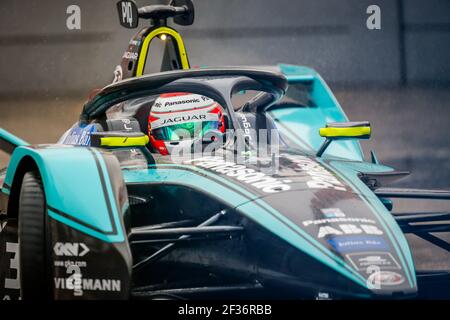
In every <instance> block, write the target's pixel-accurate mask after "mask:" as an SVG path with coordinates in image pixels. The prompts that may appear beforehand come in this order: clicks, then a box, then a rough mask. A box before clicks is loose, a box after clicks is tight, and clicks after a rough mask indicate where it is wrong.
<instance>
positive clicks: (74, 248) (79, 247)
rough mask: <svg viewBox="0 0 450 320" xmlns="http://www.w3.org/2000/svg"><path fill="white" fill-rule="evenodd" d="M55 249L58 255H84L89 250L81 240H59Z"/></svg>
mask: <svg viewBox="0 0 450 320" xmlns="http://www.w3.org/2000/svg"><path fill="white" fill-rule="evenodd" d="M53 251H54V252H55V254H56V255H57V256H66V257H83V256H85V255H86V254H87V253H88V252H89V248H88V247H87V246H86V245H85V244H84V243H81V242H79V243H77V242H76V243H72V242H57V243H56V244H55V246H54V247H53Z"/></svg>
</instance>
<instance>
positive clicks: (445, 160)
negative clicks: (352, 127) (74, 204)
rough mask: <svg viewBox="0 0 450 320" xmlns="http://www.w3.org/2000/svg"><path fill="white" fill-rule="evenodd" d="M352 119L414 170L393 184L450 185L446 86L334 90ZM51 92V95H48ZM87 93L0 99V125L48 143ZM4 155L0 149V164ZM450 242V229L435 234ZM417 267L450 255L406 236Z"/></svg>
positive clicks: (435, 205)
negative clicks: (367, 127) (366, 126)
mask: <svg viewBox="0 0 450 320" xmlns="http://www.w3.org/2000/svg"><path fill="white" fill-rule="evenodd" d="M334 92H335V94H336V96H337V98H338V100H339V102H340V103H341V105H342V107H343V108H344V110H345V112H346V113H347V115H348V116H349V118H350V119H351V120H355V121H356V120H368V121H370V122H371V125H372V131H373V134H372V138H371V139H370V140H369V141H365V142H363V149H364V152H365V154H366V157H368V155H369V152H370V150H375V151H376V154H377V156H378V159H379V160H380V162H381V163H383V164H386V165H390V166H393V167H395V168H396V169H398V170H407V171H411V172H412V174H411V175H410V176H409V177H407V178H404V179H403V180H401V181H399V182H397V183H396V185H395V186H401V187H417V188H445V189H450V89H448V88H434V89H433V88H393V89H388V88H385V89H376V90H375V89H371V90H369V89H361V88H360V89H352V90H348V89H347V90H344V89H339V90H334ZM49 96H50V95H49ZM84 98H85V96H83V95H78V96H72V97H67V96H59V97H55V96H54V97H46V98H38V97H33V98H30V97H28V98H23V97H2V98H0V127H2V128H4V129H6V130H9V131H10V132H12V133H14V134H17V135H18V136H20V137H21V138H23V139H25V140H26V141H28V142H30V143H52V142H55V141H56V140H57V139H58V138H59V137H60V136H61V135H62V133H63V132H64V131H65V130H66V129H67V128H68V127H69V126H71V125H72V124H73V123H74V122H75V121H76V120H77V118H78V115H79V113H80V111H81V107H82V104H83V101H84ZM7 162H8V157H7V156H6V155H5V154H1V153H0V168H1V167H4V166H6V165H7ZM394 208H395V211H397V212H408V211H411V210H412V211H447V212H448V211H449V210H450V204H449V203H445V202H444V201H411V200H403V201H396V202H395V204H394ZM436 235H437V236H439V237H441V238H442V239H445V240H446V241H449V242H450V233H446V234H436ZM407 238H408V241H409V243H410V245H411V246H412V247H413V256H414V261H415V264H416V268H417V269H420V270H429V269H433V270H442V269H445V270H450V254H449V253H448V252H446V251H444V250H442V249H439V248H435V247H434V248H432V249H430V246H429V245H428V244H427V242H425V241H424V240H422V239H420V238H417V237H415V236H408V237H407Z"/></svg>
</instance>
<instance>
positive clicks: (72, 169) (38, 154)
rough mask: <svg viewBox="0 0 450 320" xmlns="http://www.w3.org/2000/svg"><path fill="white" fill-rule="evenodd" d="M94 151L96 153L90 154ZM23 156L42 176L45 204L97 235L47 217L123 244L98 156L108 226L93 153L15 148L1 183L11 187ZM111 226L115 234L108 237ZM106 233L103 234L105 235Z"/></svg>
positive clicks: (62, 148) (71, 223)
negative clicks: (33, 163) (102, 178)
mask: <svg viewBox="0 0 450 320" xmlns="http://www.w3.org/2000/svg"><path fill="white" fill-rule="evenodd" d="M94 152H97V153H98V151H94ZM24 157H31V158H32V159H33V160H34V162H35V163H36V164H37V166H38V168H39V171H40V174H41V176H42V180H43V184H44V188H45V195H46V200H47V205H48V206H50V207H53V208H55V209H57V210H59V211H62V212H64V213H65V214H67V215H69V216H71V217H73V218H75V219H77V220H79V221H81V222H83V223H84V224H88V225H90V226H94V227H95V228H97V229H100V231H101V232H99V231H96V230H93V229H92V228H89V227H86V226H85V225H83V224H81V223H78V222H75V221H73V220H70V219H67V218H66V217H63V216H62V215H60V214H58V213H56V212H54V211H52V210H49V211H48V213H49V215H50V216H51V217H52V218H53V219H55V220H58V221H60V222H62V223H65V224H67V225H69V226H71V227H72V228H74V229H77V230H79V231H82V232H85V233H87V234H89V235H91V236H93V237H96V238H99V239H101V240H104V241H106V242H121V241H124V234H123V230H122V224H121V214H122V213H121V212H120V211H119V210H118V208H117V207H116V202H115V201H113V199H114V195H113V191H112V188H111V183H110V181H109V176H108V174H107V172H106V169H105V164H104V162H103V160H102V157H98V159H99V163H100V166H101V168H102V170H103V176H104V178H105V185H106V189H107V192H108V196H109V199H111V201H110V204H111V209H112V213H113V222H112V223H111V221H110V218H109V214H108V210H107V203H106V200H105V198H104V197H103V196H102V195H103V191H102V185H101V183H100V181H101V180H100V177H99V172H98V170H97V166H96V163H95V159H94V156H93V154H92V153H91V152H90V151H89V150H88V148H83V147H65V146H61V145H54V146H49V147H46V148H40V149H32V148H27V147H18V148H16V150H15V151H14V153H13V154H12V157H11V160H10V164H9V167H8V171H7V174H6V177H5V183H7V184H8V185H12V182H13V178H14V174H15V171H16V168H17V166H18V165H19V163H20V162H21V161H22V160H23V159H24ZM113 226H115V228H116V230H117V233H116V234H108V233H111V231H112V230H113ZM105 233H106V234H105Z"/></svg>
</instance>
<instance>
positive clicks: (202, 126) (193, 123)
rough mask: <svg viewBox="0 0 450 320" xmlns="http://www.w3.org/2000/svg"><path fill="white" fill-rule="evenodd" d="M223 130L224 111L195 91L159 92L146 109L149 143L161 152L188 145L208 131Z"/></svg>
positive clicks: (218, 105)
mask: <svg viewBox="0 0 450 320" xmlns="http://www.w3.org/2000/svg"><path fill="white" fill-rule="evenodd" d="M217 131H220V132H222V133H224V132H225V121H224V110H223V107H222V106H221V105H220V104H219V103H217V102H216V101H214V100H212V99H210V98H208V97H205V96H203V95H199V94H192V93H187V92H175V93H165V94H161V95H160V96H159V97H158V98H157V99H156V100H155V102H154V104H153V106H152V108H151V109H150V113H149V117H148V135H149V138H150V143H151V145H152V146H153V148H154V149H155V150H157V151H158V152H159V153H160V154H162V155H168V154H170V153H171V151H172V150H173V149H174V148H180V147H190V146H192V144H193V143H194V141H195V140H197V139H201V138H202V137H204V136H205V135H206V134H208V133H209V132H210V133H211V132H217Z"/></svg>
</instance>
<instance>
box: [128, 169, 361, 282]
mask: <svg viewBox="0 0 450 320" xmlns="http://www.w3.org/2000/svg"><path fill="white" fill-rule="evenodd" d="M170 166H171V168H167V169H165V168H164V165H161V164H159V165H158V168H155V167H150V168H149V169H140V170H124V171H123V174H124V179H125V182H126V183H151V182H158V183H167V184H176V185H184V186H188V187H190V188H192V189H195V190H200V191H201V192H202V193H204V194H208V195H209V196H211V197H213V198H214V197H217V195H220V200H221V201H223V202H225V203H226V204H227V205H228V206H230V207H231V208H236V209H237V210H238V211H239V212H240V213H241V214H242V215H244V216H246V217H248V218H250V219H252V220H254V221H257V222H258V224H260V225H262V226H263V227H265V228H266V229H268V230H269V231H271V232H273V233H274V234H276V235H278V236H279V237H281V238H282V239H284V240H285V241H287V242H288V243H290V244H291V245H292V246H294V247H296V248H298V249H300V250H302V251H303V252H305V253H306V254H308V255H310V256H312V257H314V258H315V259H318V260H319V261H321V262H323V263H324V264H325V265H327V266H329V267H330V268H332V269H334V270H336V271H337V272H339V273H340V274H342V275H344V276H346V277H348V278H349V279H351V280H352V281H354V282H355V283H357V284H359V285H361V286H362V287H364V288H367V285H366V281H365V279H364V278H363V277H362V276H361V275H360V274H358V273H357V272H356V271H355V270H354V269H352V268H351V267H349V266H348V265H347V264H346V263H345V262H344V261H343V260H342V259H341V258H340V257H338V256H336V255H335V254H333V253H332V252H331V251H329V250H327V249H326V248H325V247H324V246H323V245H322V244H321V243H320V242H318V241H317V240H315V239H314V238H313V237H311V236H310V235H309V234H308V233H306V232H305V231H304V230H302V229H301V228H300V227H298V226H297V225H295V224H294V223H293V222H292V221H290V220H289V219H287V218H286V217H284V216H283V215H282V214H281V213H280V212H278V211H276V210H275V209H273V208H272V207H271V206H270V205H268V204H267V203H266V202H265V201H264V200H263V199H260V198H258V195H256V194H252V193H251V192H249V191H248V190H246V189H243V188H241V187H240V186H238V185H236V184H235V183H231V182H230V181H228V180H227V179H224V178H222V177H220V176H219V175H217V174H213V173H211V172H208V171H206V170H203V169H200V168H197V167H194V166H189V165H180V166H179V169H176V168H173V165H170ZM183 168H188V169H189V170H192V171H195V172H191V171H186V170H183ZM196 172H197V173H196ZM209 178H214V179H216V180H220V183H217V182H215V181H213V180H211V179H209ZM241 193H244V195H245V196H243V195H242V194H241ZM249 200H253V201H249ZM257 204H258V205H257ZM274 215H275V216H277V217H278V219H282V220H283V221H284V222H285V223H286V224H288V225H289V226H290V227H288V226H286V225H285V224H284V223H281V222H280V220H278V219H276V218H275V217H274ZM293 230H296V231H297V232H294V231H293ZM307 240H309V241H307ZM311 242H313V243H315V244H316V246H319V247H321V248H322V249H323V250H322V251H323V252H322V251H319V250H317V249H316V247H314V246H313V245H311ZM324 252H326V253H327V254H325V253H324Z"/></svg>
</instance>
